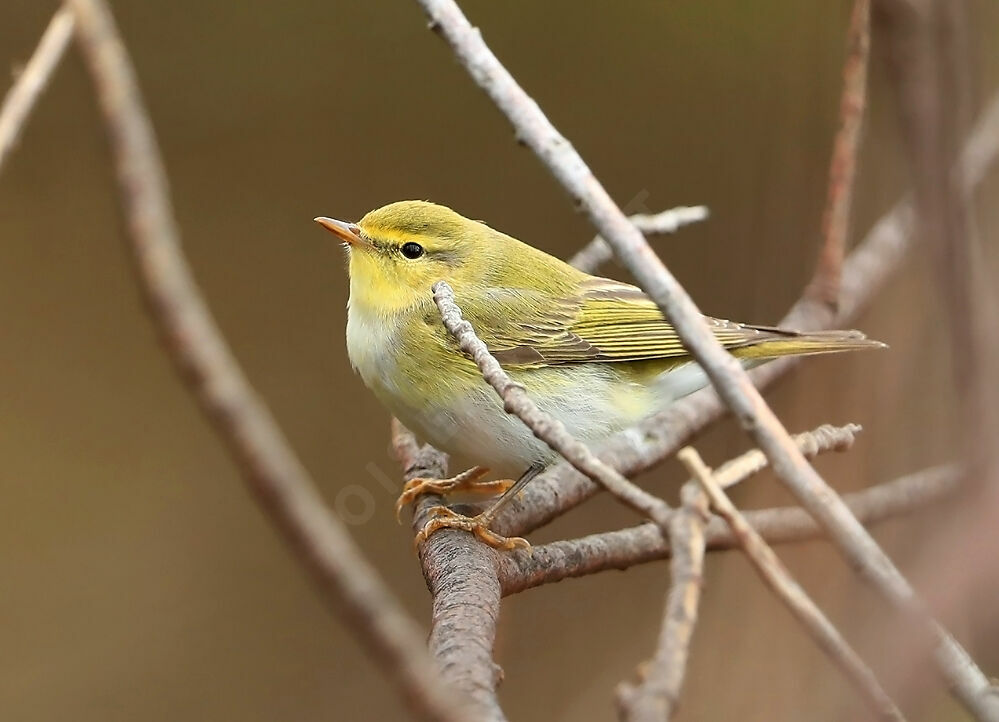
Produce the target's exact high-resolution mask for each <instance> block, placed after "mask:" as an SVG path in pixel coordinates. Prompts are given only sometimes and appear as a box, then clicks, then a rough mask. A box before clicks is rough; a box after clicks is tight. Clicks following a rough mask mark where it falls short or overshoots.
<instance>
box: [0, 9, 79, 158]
mask: <svg viewBox="0 0 999 722" xmlns="http://www.w3.org/2000/svg"><path fill="white" fill-rule="evenodd" d="M73 22H74V21H73V13H72V11H71V10H69V9H68V8H65V7H62V8H59V9H58V10H57V11H56V13H55V15H53V16H52V20H50V21H49V24H48V27H47V28H45V32H44V33H43V34H42V39H41V40H40V41H39V42H38V47H37V48H35V52H34V53H33V54H32V55H31V59H30V60H29V61H28V63H27V65H25V66H24V69H23V70H22V71H21V73H20V75H18V77H17V79H16V80H15V81H14V85H13V86H12V87H11V89H10V90H9V91H7V95H6V96H5V97H4V99H3V106H2V107H0V171H3V166H4V161H6V160H7V156H8V155H10V152H11V151H12V150H13V149H14V147H15V146H16V145H17V141H18V139H19V138H20V137H21V130H22V129H23V128H24V125H25V121H27V120H28V116H30V115H31V111H32V110H33V109H34V107H35V103H36V102H37V100H38V98H39V97H40V96H41V94H42V91H43V90H45V88H46V86H47V85H48V84H49V81H50V80H51V79H52V74H53V73H54V72H55V69H56V68H57V67H58V66H59V61H60V60H62V56H63V55H65V53H66V48H67V47H68V46H69V41H70V39H72V37H73Z"/></svg>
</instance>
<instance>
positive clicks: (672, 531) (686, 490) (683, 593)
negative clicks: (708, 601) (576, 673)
mask: <svg viewBox="0 0 999 722" xmlns="http://www.w3.org/2000/svg"><path fill="white" fill-rule="evenodd" d="M681 453H682V452H681ZM680 499H681V505H680V508H679V509H678V510H677V511H676V513H675V514H674V515H673V518H672V519H671V520H670V524H669V543H670V547H671V548H672V549H673V558H672V560H671V561H670V589H669V593H668V594H667V595H666V609H665V610H664V612H663V624H662V628H661V629H660V632H659V642H658V644H657V645H656V651H655V654H654V655H653V657H652V659H651V660H649V662H648V663H647V664H646V665H643V668H642V669H641V670H640V674H641V675H642V676H643V677H644V679H643V680H642V681H641V682H640V683H639V684H638V685H635V686H632V685H630V684H622V685H620V686H619V688H618V706H619V707H620V708H621V711H622V712H623V714H622V717H624V718H625V719H626V720H629V721H630V722H666V721H667V720H669V718H670V717H671V716H672V715H673V712H674V710H676V707H677V705H678V704H679V701H680V690H681V689H682V688H683V680H684V677H685V676H686V674H687V658H688V657H689V655H690V641H691V639H692V638H693V636H694V627H695V626H696V624H697V613H698V608H699V606H700V599H701V588H702V586H703V582H704V546H705V544H704V525H705V524H706V523H707V521H708V498H707V497H706V496H705V495H704V492H703V491H701V489H700V488H699V487H698V486H697V483H696V482H693V481H688V482H687V483H686V484H684V485H683V487H682V488H681V489H680Z"/></svg>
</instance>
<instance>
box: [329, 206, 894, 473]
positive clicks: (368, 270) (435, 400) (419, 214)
mask: <svg viewBox="0 0 999 722" xmlns="http://www.w3.org/2000/svg"><path fill="white" fill-rule="evenodd" d="M329 223H331V224H332V223H337V222H334V221H329ZM340 226H342V227H343V228H348V226H347V225H346V224H340ZM340 226H338V227H337V228H339V227H340ZM328 227H330V226H328ZM337 228H331V230H334V232H336V233H337V234H338V235H341V237H344V238H345V240H347V241H348V244H349V249H350V277H351V278H350V288H351V292H350V304H349V310H348V326H347V341H348V351H349V354H350V357H351V361H352V363H353V364H354V366H355V368H356V369H357V370H358V371H359V372H360V374H361V376H362V378H363V379H364V381H365V383H366V384H367V385H368V386H369V387H370V388H371V389H372V390H373V391H374V393H375V394H376V395H377V396H378V398H379V399H380V400H381V401H382V402H383V403H384V404H385V405H386V406H387V407H388V408H389V409H390V410H391V411H392V413H394V414H395V415H397V416H398V417H399V418H400V419H401V420H402V421H403V423H405V424H407V425H408V426H410V427H411V428H413V429H414V431H417V433H419V434H420V435H422V436H423V437H424V438H426V439H427V440H428V441H430V442H432V443H434V444H435V445H437V446H440V447H441V448H443V449H445V450H447V451H451V452H456V453H464V454H466V455H468V456H470V457H472V459H471V460H472V461H474V462H475V463H480V464H485V465H491V466H493V467H497V466H498V467H500V468H501V469H506V470H511V471H512V472H517V471H521V470H523V467H526V466H527V465H528V464H530V463H533V462H536V461H541V462H545V461H547V460H549V459H551V458H552V454H551V452H550V450H548V449H547V447H545V446H544V444H542V443H541V442H539V441H538V440H537V439H535V438H534V437H533V435H531V433H530V432H529V431H528V430H527V429H526V428H525V427H523V425H521V424H520V422H519V421H518V420H516V419H512V418H510V417H509V416H507V415H506V414H505V413H504V412H503V410H502V406H501V404H500V402H499V400H498V399H497V398H496V396H495V394H494V393H493V391H492V390H491V389H490V388H488V387H487V386H486V384H485V382H484V381H482V379H481V378H480V376H479V372H478V370H477V369H476V368H475V366H474V364H473V363H472V362H471V361H470V360H469V359H467V358H465V357H464V356H463V355H462V354H461V352H460V351H459V350H458V348H457V344H456V343H455V341H454V340H453V339H452V338H451V337H450V335H449V334H448V333H447V331H446V329H445V328H444V326H443V324H442V322H441V320H440V316H439V313H438V311H437V308H436V306H435V305H434V303H433V298H432V293H431V290H430V288H431V286H432V285H433V283H434V282H435V281H438V280H442V279H443V280H446V281H447V282H448V283H449V284H450V285H451V287H452V288H453V289H454V291H455V295H456V298H457V301H458V304H459V306H460V307H461V309H462V312H463V315H464V317H465V318H466V319H467V320H468V321H469V322H470V323H471V324H472V326H473V328H474V329H475V331H476V333H477V334H478V336H479V337H480V338H481V339H482V340H483V341H484V342H485V343H486V345H487V346H488V347H489V349H490V350H491V351H492V352H493V354H495V356H496V358H497V359H498V360H499V361H500V363H501V364H502V365H503V367H504V368H505V369H506V370H507V371H508V373H509V374H510V375H511V376H512V377H513V378H514V380H516V381H518V382H519V383H522V384H523V385H524V386H525V387H526V388H527V390H528V392H529V393H531V394H532V396H533V397H534V399H535V400H536V401H537V403H538V404H539V405H540V406H541V407H542V408H544V409H545V410H547V411H549V412H550V413H552V414H553V415H555V416H556V417H557V418H559V419H560V420H562V421H563V423H566V425H567V426H568V427H569V430H570V431H571V432H573V433H574V434H575V435H576V436H577V437H579V438H581V439H582V440H583V441H588V442H593V441H598V440H599V439H600V438H603V437H604V436H606V435H608V434H610V433H613V432H614V431H617V430H619V429H620V428H622V427H624V426H627V425H629V424H633V423H636V422H637V421H639V420H640V419H641V418H643V417H644V416H646V415H648V414H650V413H653V412H654V411H656V410H658V409H661V408H663V407H664V406H665V405H667V404H669V403H670V402H672V401H674V400H675V399H677V398H680V397H681V396H684V395H686V394H688V393H691V392H692V391H694V390H696V389H697V388H699V387H701V386H703V385H704V384H705V383H706V379H705V378H704V375H703V372H701V371H700V369H699V368H698V367H697V366H696V364H693V363H692V361H691V359H690V357H689V355H688V354H687V353H686V351H685V349H684V348H683V346H682V344H681V343H680V340H679V338H678V336H677V334H676V332H675V330H674V329H673V327H672V326H671V325H670V324H669V323H668V322H667V321H666V320H665V318H664V317H663V315H662V313H661V312H660V311H659V309H658V307H657V306H656V305H655V304H654V303H653V302H652V301H651V300H650V299H649V298H648V297H647V296H646V295H645V294H644V293H642V291H641V290H640V289H638V288H636V287H635V286H632V285H629V284H626V283H621V282H619V281H613V280H610V279H606V278H598V277H594V276H590V275H589V274H586V273H583V272H581V271H578V270H576V269H575V268H572V267H571V266H569V265H568V264H566V263H564V262H562V261H560V260H559V259H557V258H554V257H552V256H549V255H548V254H546V253H543V252H542V251H539V250H537V249H536V248H533V247H531V246H528V245H526V244H524V243H521V242H520V241H518V240H516V239H514V238H511V237H510V236H507V235H505V234H503V233H500V232H498V231H496V230H493V229H492V228H489V227H488V226H486V225H485V224H483V223H480V222H477V221H472V220H469V219H467V218H464V217H462V216H460V215H459V214H457V213H455V212H454V211H452V210H450V209H448V208H445V207H443V206H438V205H434V204H431V203H424V202H420V201H403V202H400V203H393V204H391V205H388V206H385V207H384V208H380V209H378V210H375V211H372V212H371V213H369V214H368V215H366V216H365V217H364V218H363V219H362V220H361V221H360V222H358V224H357V225H356V226H350V227H349V228H350V230H349V232H348V231H342V232H341V230H337ZM407 244H409V245H407ZM411 244H418V247H419V248H420V251H421V253H420V255H419V256H418V257H414V258H409V257H407V256H406V255H404V253H403V251H404V250H405V251H407V252H409V251H412V250H413V248H414V247H413V246H412V245H411ZM414 252H415V251H414ZM707 321H708V323H709V324H710V325H711V328H712V330H713V331H714V333H715V336H716V337H717V338H718V340H719V342H721V343H722V344H723V345H724V346H725V347H726V348H728V349H729V350H730V351H731V352H732V354H733V355H735V356H736V357H739V358H742V359H745V360H746V363H747V365H755V364H756V363H759V362H761V361H763V360H766V359H771V358H776V357H779V356H786V355H800V354H814V353H828V352H834V351H847V350H854V349H859V348H870V347H872V346H880V345H881V344H878V343H877V342H872V341H869V340H867V339H865V338H864V337H863V335H862V334H859V333H857V332H855V331H835V332H824V333H814V334H800V333H796V332H794V331H787V330H782V329H775V328H767V327H761V326H751V325H745V324H738V323H733V322H730V321H722V320H718V319H712V318H708V319H707Z"/></svg>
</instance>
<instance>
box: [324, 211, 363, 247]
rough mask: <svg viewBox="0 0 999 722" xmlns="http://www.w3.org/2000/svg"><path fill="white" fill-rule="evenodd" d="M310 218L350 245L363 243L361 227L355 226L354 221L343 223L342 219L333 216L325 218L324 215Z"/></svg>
mask: <svg viewBox="0 0 999 722" xmlns="http://www.w3.org/2000/svg"><path fill="white" fill-rule="evenodd" d="M312 220H314V221H315V222H316V223H318V224H319V225H321V226H322V227H323V228H325V229H326V230H327V231H329V232H330V233H332V234H333V235H334V236H336V237H337V238H339V239H340V240H341V241H344V242H346V243H349V244H350V245H352V246H357V245H365V241H364V239H363V238H361V229H360V228H358V227H357V224H356V223H344V222H343V221H338V220H336V219H334V218H326V217H325V216H319V217H318V218H313V219H312Z"/></svg>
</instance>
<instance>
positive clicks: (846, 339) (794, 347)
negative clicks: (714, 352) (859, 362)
mask: <svg viewBox="0 0 999 722" xmlns="http://www.w3.org/2000/svg"><path fill="white" fill-rule="evenodd" d="M753 328H755V329H756V330H758V331H762V332H764V334H766V335H765V336H763V337H762V338H760V339H759V340H754V341H753V342H750V343H748V344H746V345H745V346H739V347H736V348H733V349H730V352H731V353H732V355H733V356H735V357H736V358H740V359H761V360H763V359H773V358H779V357H780V356H806V355H812V354H820V353H839V352H840V351H861V350H864V349H875V348H888V345H887V344H884V343H881V342H880V341H875V340H873V339H869V338H867V337H866V336H865V335H864V334H862V333H861V332H860V331H789V330H787V329H782V328H767V327H764V326H756V327H753Z"/></svg>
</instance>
